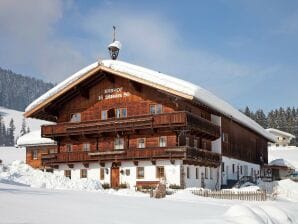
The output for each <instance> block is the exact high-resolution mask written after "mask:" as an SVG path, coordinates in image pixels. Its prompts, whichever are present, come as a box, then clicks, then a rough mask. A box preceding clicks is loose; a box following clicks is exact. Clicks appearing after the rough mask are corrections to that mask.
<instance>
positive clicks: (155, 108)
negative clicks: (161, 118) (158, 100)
mask: <svg viewBox="0 0 298 224" xmlns="http://www.w3.org/2000/svg"><path fill="white" fill-rule="evenodd" d="M149 110H150V111H149V112H150V114H161V113H162V105H161V104H151V105H150V109H149Z"/></svg>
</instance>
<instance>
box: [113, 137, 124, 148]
mask: <svg viewBox="0 0 298 224" xmlns="http://www.w3.org/2000/svg"><path fill="white" fill-rule="evenodd" d="M114 149H124V138H116V139H115V142H114Z"/></svg>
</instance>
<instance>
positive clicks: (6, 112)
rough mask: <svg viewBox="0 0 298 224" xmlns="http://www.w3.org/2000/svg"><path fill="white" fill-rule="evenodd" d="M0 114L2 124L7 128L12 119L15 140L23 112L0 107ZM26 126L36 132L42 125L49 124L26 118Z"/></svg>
mask: <svg viewBox="0 0 298 224" xmlns="http://www.w3.org/2000/svg"><path fill="white" fill-rule="evenodd" d="M0 114H1V116H2V117H3V121H4V124H5V125H6V126H7V125H8V124H9V122H10V120H11V118H13V120H14V124H15V127H16V130H15V135H14V136H15V138H18V137H19V135H20V131H21V126H22V121H23V118H24V117H23V112H22V111H17V110H11V109H7V108H5V107H0ZM25 121H26V126H27V127H29V129H30V130H31V131H34V130H38V129H39V128H40V126H41V125H42V124H49V122H46V121H42V120H38V119H32V118H26V119H25Z"/></svg>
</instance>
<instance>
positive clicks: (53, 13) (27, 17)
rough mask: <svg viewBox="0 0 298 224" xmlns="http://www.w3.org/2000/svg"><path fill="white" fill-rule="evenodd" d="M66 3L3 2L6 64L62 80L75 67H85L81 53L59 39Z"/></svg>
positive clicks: (2, 56) (1, 22) (40, 0)
mask: <svg viewBox="0 0 298 224" xmlns="http://www.w3.org/2000/svg"><path fill="white" fill-rule="evenodd" d="M64 5H65V6H68V7H69V2H67V1H65V2H64V4H62V1H60V0H51V1H46V0H26V1H18V0H3V1H0V30H1V37H0V40H1V44H0V50H1V51H2V52H1V54H0V60H1V61H2V63H3V64H4V65H6V66H8V67H11V68H15V67H20V70H23V71H24V70H25V71H27V72H29V73H30V72H31V73H35V75H36V76H43V78H44V79H46V80H51V81H61V78H62V77H65V75H66V74H69V73H70V72H73V70H74V68H77V69H78V68H79V67H80V66H82V65H83V64H84V60H83V57H82V55H81V54H80V52H78V51H76V50H75V48H73V47H72V46H71V44H70V43H68V41H67V40H64V39H63V38H59V37H58V35H57V33H56V30H55V25H56V24H57V22H58V21H60V20H61V19H62V18H63V9H64V8H63V7H64ZM3 64H2V66H3ZM24 68H25V69H24ZM26 68H27V69H26ZM61 76H62V77H61Z"/></svg>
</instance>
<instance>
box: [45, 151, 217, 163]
mask: <svg viewBox="0 0 298 224" xmlns="http://www.w3.org/2000/svg"><path fill="white" fill-rule="evenodd" d="M50 155H51V156H49V155H43V156H42V162H43V165H48V166H50V165H57V164H60V163H67V164H70V163H76V162H83V163H86V162H108V161H112V162H121V161H140V160H150V161H156V160H157V159H170V160H175V159H182V160H184V161H187V162H191V163H192V164H197V165H208V166H214V167H217V166H219V164H220V162H221V156H220V154H218V153H214V152H210V151H207V150H202V149H196V148H191V147H176V148H146V149H128V150H115V151H93V152H82V151H79V152H61V153H55V154H50Z"/></svg>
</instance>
